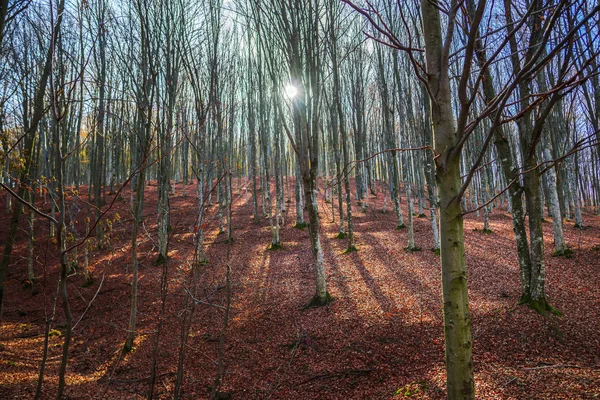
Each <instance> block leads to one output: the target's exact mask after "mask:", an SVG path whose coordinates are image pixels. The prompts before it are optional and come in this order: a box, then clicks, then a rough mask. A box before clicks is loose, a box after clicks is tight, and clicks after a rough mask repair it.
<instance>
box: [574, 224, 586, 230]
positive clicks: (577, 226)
mask: <svg viewBox="0 0 600 400" xmlns="http://www.w3.org/2000/svg"><path fill="white" fill-rule="evenodd" d="M573 228H575V229H585V226H583V225H579V224H575V225H573Z"/></svg>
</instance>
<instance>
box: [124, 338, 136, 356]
mask: <svg viewBox="0 0 600 400" xmlns="http://www.w3.org/2000/svg"><path fill="white" fill-rule="evenodd" d="M133 349H134V347H133V339H131V340H129V339H127V340H126V341H125V344H124V345H123V354H127V353H129V352H131V351H133Z"/></svg>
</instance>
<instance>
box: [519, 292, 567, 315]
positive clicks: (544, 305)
mask: <svg viewBox="0 0 600 400" xmlns="http://www.w3.org/2000/svg"><path fill="white" fill-rule="evenodd" d="M519 305H526V306H527V307H529V308H531V309H532V310H534V311H535V312H537V313H538V314H540V315H543V316H546V315H548V313H551V314H554V315H557V316H562V315H563V313H562V312H561V311H560V310H559V309H557V308H554V307H552V306H551V305H550V304H549V303H548V301H547V300H546V299H545V298H542V299H539V300H533V299H532V298H531V297H530V296H521V299H520V300H519Z"/></svg>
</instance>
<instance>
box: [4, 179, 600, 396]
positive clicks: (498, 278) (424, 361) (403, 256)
mask: <svg viewBox="0 0 600 400" xmlns="http://www.w3.org/2000/svg"><path fill="white" fill-rule="evenodd" d="M291 187H292V186H291V185H290V188H291ZM186 192H187V196H182V185H180V184H178V185H177V186H176V195H175V196H172V197H171V198H170V200H171V207H172V216H171V224H172V225H173V232H172V233H173V235H172V240H171V245H170V246H171V247H170V248H171V253H170V255H171V259H170V264H169V291H168V297H167V304H166V316H165V326H164V328H163V330H162V334H161V337H160V350H159V353H158V371H157V372H158V376H159V378H158V380H157V383H156V386H155V393H156V394H157V396H156V397H160V398H171V397H172V392H173V388H174V382H175V375H174V374H175V371H176V368H177V354H178V348H179V343H180V330H181V321H182V316H183V315H184V308H185V306H184V298H185V291H184V290H183V285H184V282H186V277H187V276H188V275H187V274H188V272H189V263H190V260H191V259H192V256H193V226H194V218H195V214H196V209H197V206H196V200H195V198H194V189H193V186H188V187H187V189H186ZM234 194H235V205H234V216H233V227H234V237H235V242H234V243H233V245H232V247H231V260H230V261H229V264H230V265H231V272H232V275H231V287H232V303H231V319H230V323H229V328H228V329H227V337H226V344H225V352H224V359H225V368H226V371H225V379H224V384H223V387H222V389H221V391H223V392H227V393H229V394H230V395H231V397H232V398H234V399H269V398H270V399H390V398H402V397H405V396H414V397H416V398H425V399H440V398H443V397H444V393H445V389H444V378H445V370H444V343H443V327H442V313H441V296H440V268H439V261H438V258H437V257H436V256H435V255H434V254H433V253H432V252H431V251H429V249H430V248H431V247H432V240H431V233H430V232H431V230H430V225H429V220H428V219H426V218H415V230H416V238H417V239H416V242H417V245H418V246H420V247H422V248H423V251H420V252H414V253H409V252H406V251H405V250H403V248H404V247H405V246H406V240H407V239H406V231H396V230H395V229H394V228H395V226H396V224H395V215H394V213H393V212H391V211H392V210H391V209H390V204H389V202H388V210H390V212H388V213H387V214H383V213H382V212H381V209H382V204H383V196H382V194H381V193H380V194H379V196H378V197H377V198H371V199H370V204H369V208H368V209H367V211H366V212H365V213H363V212H362V211H360V207H355V209H354V214H355V218H356V220H355V228H356V244H357V247H358V249H359V251H358V252H356V253H351V254H347V255H346V254H342V252H343V251H344V250H345V247H346V242H345V241H344V240H338V239H334V236H335V234H336V233H337V224H336V223H332V222H331V208H330V206H329V205H327V208H322V210H321V217H322V222H323V227H322V230H321V234H322V241H323V248H324V251H325V262H326V269H327V279H328V285H329V291H330V292H331V294H332V296H333V298H334V301H333V302H332V303H331V304H330V305H328V306H326V307H321V308H314V309H309V310H306V311H303V310H302V307H303V305H304V304H306V302H307V301H308V300H309V299H310V298H311V296H312V295H313V293H314V278H313V277H314V272H313V265H312V263H311V253H310V250H309V240H308V234H307V232H306V231H300V230H297V229H293V228H292V225H293V223H294V214H295V211H294V210H295V208H294V204H293V196H292V203H290V204H288V210H289V211H288V213H287V216H286V221H285V227H284V228H283V230H282V232H281V238H282V243H283V246H284V247H283V249H281V250H277V251H267V246H268V244H269V242H270V232H269V224H268V221H267V220H266V219H263V220H262V221H261V222H260V224H258V225H255V224H254V223H253V222H252V218H251V217H252V209H251V205H247V204H246V202H245V196H244V192H243V191H238V189H237V184H236V185H235V190H234ZM249 198H250V197H249ZM125 199H126V200H125V201H120V200H119V201H117V202H116V203H115V206H114V208H113V209H112V211H111V212H110V213H109V215H108V218H109V219H110V220H112V221H113V223H112V231H111V232H109V237H110V248H109V250H103V251H97V250H94V251H93V252H92V261H91V263H92V265H91V270H92V271H93V275H94V277H95V281H94V284H93V285H91V286H89V287H85V288H84V287H82V284H83V276H82V274H81V271H78V273H77V274H76V275H74V276H72V277H71V278H70V279H69V293H70V299H71V305H72V308H73V314H74V320H75V321H77V320H79V318H80V317H81V316H82V314H83V313H84V311H85V309H86V307H88V303H89V302H90V300H91V299H92V298H93V297H94V294H95V293H96V292H98V295H97V297H96V299H95V300H94V301H93V302H92V303H91V306H90V307H89V310H88V311H87V313H86V314H85V315H84V317H83V319H81V322H80V323H79V324H78V325H77V327H76V328H75V331H74V339H73V343H72V346H71V356H70V362H69V367H68V380H67V382H68V387H67V389H66V393H67V395H68V397H69V398H72V399H76V398H77V399H79V398H81V399H83V398H107V399H113V398H119V399H121V398H122V399H132V398H142V397H145V396H146V395H147V389H148V377H149V375H150V371H149V370H150V364H151V360H152V353H153V347H154V341H155V337H156V328H157V321H158V320H159V315H160V304H161V301H160V287H159V284H160V277H161V271H162V270H161V267H157V266H154V265H153V262H154V260H155V259H156V253H155V248H154V246H155V243H156V223H155V221H156V207H155V204H156V187H155V186H151V187H149V188H148V191H147V201H146V206H145V215H146V218H147V219H146V225H145V227H146V229H147V231H145V232H143V233H142V234H140V236H139V240H140V243H141V252H142V253H141V257H140V262H141V264H140V291H139V321H138V332H139V336H138V338H137V340H136V347H135V350H134V351H133V352H132V353H130V354H127V355H125V356H123V357H122V356H121V352H120V349H121V347H122V345H123V342H124V338H125V330H126V328H127V321H128V317H129V303H130V297H129V293H130V286H129V282H130V279H131V275H130V274H128V271H127V267H128V265H130V252H131V247H130V223H131V213H130V212H129V202H128V199H129V192H128V189H127V190H126V191H125ZM0 200H1V201H2V203H0V204H2V205H4V204H5V200H4V197H2V198H1V199H0ZM109 200H110V196H109ZM323 205H325V204H323ZM209 211H210V217H209V224H208V228H207V230H209V231H210V233H209V234H208V235H207V241H206V243H207V245H206V248H207V251H208V256H209V259H210V263H209V264H208V265H206V266H205V267H203V274H202V277H201V280H200V282H199V288H200V292H199V294H198V296H199V297H200V298H203V299H205V300H206V299H207V298H208V299H209V301H210V302H213V303H214V304H217V305H223V304H224V303H225V292H226V290H225V289H224V288H223V287H224V276H225V275H224V272H225V254H226V249H227V246H228V245H227V244H226V243H225V242H224V240H223V236H217V234H216V233H217V228H216V226H217V225H216V222H217V209H216V207H215V206H213V207H211V208H210V210H209ZM116 213H118V214H119V216H120V218H116ZM2 214H3V215H2V217H1V219H0V226H2V227H3V228H2V235H1V238H0V240H4V236H5V232H6V227H7V226H8V221H9V217H8V215H6V214H5V213H4V212H3V213H2ZM83 216H84V212H83V211H82V212H81V214H80V218H79V222H78V224H77V226H78V229H79V231H80V233H81V232H82V231H83V222H82V221H83ZM336 217H337V216H336ZM584 217H585V224H586V225H587V226H588V227H587V228H586V229H584V230H577V229H574V228H573V223H572V222H567V223H566V225H565V235H566V238H567V240H568V243H569V244H570V245H571V246H572V248H573V249H574V250H575V256H574V257H573V258H571V259H565V258H554V257H551V254H552V250H553V248H552V247H553V246H552V226H551V223H547V224H545V228H546V243H547V246H546V260H547V264H546V265H547V273H548V280H547V292H548V298H549V300H550V302H551V304H552V305H554V306H555V307H557V308H558V309H560V310H561V311H562V312H563V313H564V316H563V317H543V316H541V315H539V314H537V313H535V312H534V311H532V310H530V309H527V308H524V307H521V306H517V305H516V303H517V301H518V297H519V278H518V265H517V261H516V254H515V246H514V241H513V234H512V229H511V220H510V216H509V215H508V214H506V213H505V212H502V211H500V210H495V211H494V214H493V216H492V219H491V228H492V229H493V234H484V233H482V232H481V231H475V229H476V228H478V229H481V228H482V221H481V218H477V217H476V216H474V215H469V216H467V217H466V221H465V232H466V257H467V265H468V271H469V290H470V306H471V317H472V325H473V337H474V348H473V353H474V358H475V380H476V390H477V397H478V398H486V399H540V398H546V399H559V398H565V399H566V398H569V399H576V398H582V399H583V398H586V399H587V398H597V397H600V218H599V217H598V216H593V215H592V214H590V213H586V214H585V215H584ZM405 218H406V217H405ZM37 224H38V225H37V226H38V229H36V231H37V236H36V240H37V242H36V266H35V268H36V274H37V276H38V278H37V281H36V285H35V288H34V290H33V291H32V290H31V289H29V288H27V287H26V286H25V285H24V283H23V281H24V280H25V279H26V276H27V274H26V258H25V257H26V249H25V246H26V232H25V230H23V231H21V232H20V233H19V245H18V247H17V249H16V250H15V252H14V258H13V262H12V265H11V271H10V273H9V277H8V282H7V286H6V289H7V290H6V297H5V311H4V318H3V325H2V327H1V328H0V398H2V399H9V398H32V396H33V393H35V385H36V381H37V374H38V371H39V365H40V360H41V356H42V343H43V338H44V336H43V331H44V324H45V320H46V316H47V315H50V314H51V313H52V309H53V299H54V296H55V293H56V282H57V274H58V271H57V266H56V257H55V254H56V250H55V247H54V246H55V245H53V244H52V243H51V242H49V241H48V240H46V239H45V238H46V237H47V231H48V228H47V223H46V222H42V221H41V220H38V222H37ZM22 226H23V228H24V229H25V226H26V225H25V221H24V220H23V224H22ZM2 247H3V244H2ZM80 256H81V252H80ZM80 262H81V258H80ZM103 277H104V279H103ZM102 279H103V282H102V286H101V287H100V289H99V285H100V283H101V281H102ZM60 304H61V303H60V302H58V304H57V307H56V319H55V321H54V323H53V325H52V328H53V329H56V330H58V331H61V330H62V329H63V327H64V317H63V312H62V308H61V305H60ZM222 316H223V312H222V310H221V309H220V308H218V307H211V306H210V305H206V304H199V305H198V306H197V308H196V312H195V315H194V321H193V327H192V330H191V338H190V340H189V342H188V346H187V347H186V359H185V374H184V398H190V399H195V398H206V397H207V393H208V388H209V386H210V385H212V382H213V380H214V377H215V374H216V371H217V367H216V362H217V360H218V354H217V349H218V337H219V331H220V329H221V326H222V323H223V317H222ZM62 340H63V337H62V336H61V335H57V336H53V337H51V338H50V348H49V363H48V367H47V371H46V378H45V381H44V386H43V393H44V395H43V397H44V398H53V397H54V396H55V394H56V384H57V371H58V363H59V357H60V351H61V343H62ZM394 396H396V397H394Z"/></svg>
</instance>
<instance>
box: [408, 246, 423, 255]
mask: <svg viewBox="0 0 600 400" xmlns="http://www.w3.org/2000/svg"><path fill="white" fill-rule="evenodd" d="M404 250H406V251H408V252H410V253H414V252H416V251H421V248H420V247H417V246H413V247H410V246H406V247H405V248H404Z"/></svg>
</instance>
